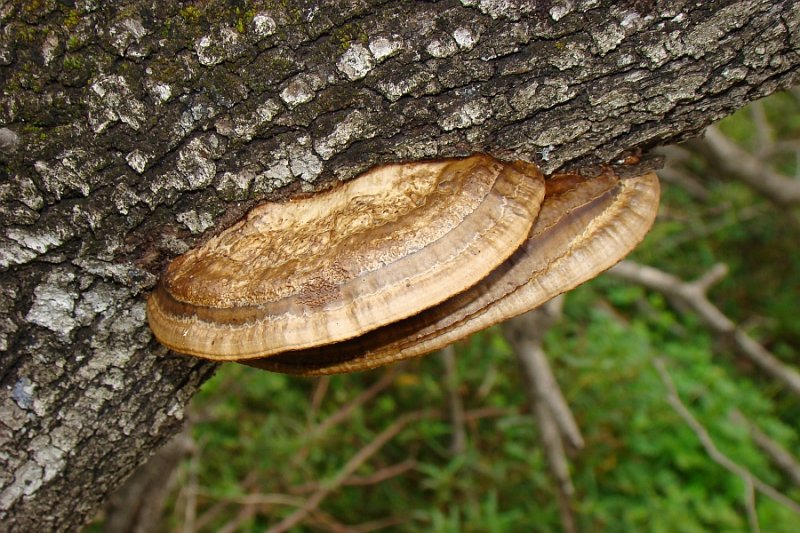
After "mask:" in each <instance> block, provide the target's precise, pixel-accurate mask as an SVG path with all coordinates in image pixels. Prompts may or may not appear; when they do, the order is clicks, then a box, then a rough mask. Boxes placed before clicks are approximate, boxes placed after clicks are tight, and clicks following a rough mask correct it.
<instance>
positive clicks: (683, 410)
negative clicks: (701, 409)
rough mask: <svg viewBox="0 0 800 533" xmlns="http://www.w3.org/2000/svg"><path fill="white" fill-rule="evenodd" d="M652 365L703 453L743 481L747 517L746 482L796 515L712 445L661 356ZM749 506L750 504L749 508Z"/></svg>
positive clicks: (791, 505) (796, 507)
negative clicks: (682, 398)
mask: <svg viewBox="0 0 800 533" xmlns="http://www.w3.org/2000/svg"><path fill="white" fill-rule="evenodd" d="M653 366H654V367H655V369H656V370H657V371H658V374H659V376H660V377H661V381H662V382H663V383H664V386H665V387H666V388H667V401H668V402H669V404H670V405H671V406H672V408H673V409H675V411H676V412H677V413H678V415H680V417H681V418H682V419H683V421H684V422H686V424H687V425H688V426H689V427H690V428H691V429H692V431H694V434H695V435H696V436H697V438H698V439H699V440H700V443H701V444H702V445H703V448H705V450H706V453H707V454H708V455H709V457H711V459H712V460H713V461H714V462H715V463H717V464H718V465H720V466H721V467H723V468H724V469H725V470H727V471H728V472H730V473H732V474H734V475H737V476H739V477H740V478H742V480H743V481H744V483H745V507H747V512H748V516H753V517H755V516H756V512H755V508H754V503H753V501H752V500H753V499H752V498H751V497H750V495H749V494H748V491H749V489H748V484H749V485H752V486H753V487H754V488H755V490H757V491H758V492H760V493H761V494H763V495H765V496H767V497H769V498H772V499H773V500H774V501H776V502H777V503H780V504H781V505H783V506H785V507H787V508H788V509H790V510H792V511H794V512H795V513H798V514H800V504H798V503H797V502H795V501H794V500H791V499H789V498H787V497H786V496H784V495H783V494H781V493H780V492H778V491H777V490H776V489H775V488H773V487H772V486H770V485H768V484H766V483H765V482H763V481H761V480H760V479H759V478H757V477H756V476H754V475H753V474H752V473H751V472H750V471H749V470H747V469H746V468H744V467H742V466H740V465H739V464H737V463H735V462H734V461H732V460H731V459H730V458H729V457H728V456H727V455H725V454H724V453H722V452H721V451H719V449H718V448H717V446H716V444H714V440H713V439H712V438H711V435H709V433H708V431H707V430H706V428H705V427H703V425H702V424H701V423H700V422H699V421H698V420H697V419H696V418H695V417H694V415H692V413H691V412H690V411H689V409H688V408H687V407H686V406H685V405H684V404H683V402H682V401H681V399H680V396H678V390H677V389H676V388H675V383H674V382H673V381H672V377H671V376H670V375H669V372H668V371H667V367H666V364H665V363H664V361H663V359H661V358H656V359H654V360H653ZM751 506H753V507H751Z"/></svg>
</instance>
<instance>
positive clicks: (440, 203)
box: [148, 155, 659, 375]
mask: <svg viewBox="0 0 800 533" xmlns="http://www.w3.org/2000/svg"><path fill="white" fill-rule="evenodd" d="M658 196H659V186H658V179H657V178H656V176H655V174H646V175H643V176H638V177H634V178H619V177H617V176H616V175H614V174H613V173H611V172H605V173H603V174H601V175H599V176H596V177H594V178H585V177H581V176H577V175H572V174H569V175H557V176H554V177H551V178H549V179H548V180H547V182H546V185H545V181H544V179H543V176H542V174H541V172H540V171H539V170H538V168H537V167H536V166H535V165H533V164H530V163H524V162H515V163H503V162H500V161H497V160H495V159H493V158H491V157H489V156H486V155H474V156H471V157H468V158H464V159H453V160H444V161H433V162H421V163H408V164H401V165H386V166H382V167H378V168H376V169H373V170H370V171H369V172H367V173H365V174H363V175H361V176H359V177H358V178H356V179H354V180H352V181H350V182H347V183H345V184H344V185H342V186H341V187H338V188H336V189H334V190H333V191H330V192H328V193H323V194H318V195H315V196H313V197H311V198H307V199H302V200H297V201H294V202H285V203H269V204H264V205H262V206H260V207H257V208H256V209H254V210H253V211H252V212H251V213H250V214H249V215H248V217H247V218H246V219H245V220H243V221H241V222H239V223H238V224H236V225H234V226H233V227H231V228H229V229H227V230H226V231H224V232H223V233H221V234H220V235H219V236H217V237H215V238H213V239H211V240H209V241H208V242H207V243H206V244H205V245H203V246H201V247H199V248H197V249H195V250H192V251H190V252H188V253H186V254H184V255H183V256H181V257H179V258H177V259H176V260H175V261H173V262H172V263H171V264H170V265H169V267H168V268H167V271H166V273H165V275H164V276H163V278H162V281H161V282H160V284H159V286H158V287H157V288H156V290H155V291H154V292H153V293H152V294H151V296H150V298H149V300H148V318H149V322H150V327H151V329H152V330H153V332H154V333H155V335H156V337H157V338H158V340H159V341H160V342H161V343H162V344H164V345H166V346H168V347H169V348H171V349H173V350H175V351H178V352H182V353H187V354H190V355H196V356H200V357H204V358H208V359H214V360H220V361H238V362H241V363H244V364H247V365H251V366H255V367H259V368H263V369H267V370H272V371H276V372H285V373H292V374H301V375H317V374H331V373H340V372H354V371H359V370H366V369H370V368H375V367H377V366H381V365H384V364H388V363H392V362H395V361H398V360H401V359H406V358H410V357H416V356H420V355H424V354H426V353H429V352H431V351H434V350H437V349H439V348H442V347H444V346H446V345H448V344H450V343H452V342H454V341H456V340H459V339H461V338H463V337H466V336H468V335H470V334H471V333H474V332H476V331H479V330H482V329H485V328H487V327H489V326H491V325H493V324H496V323H498V322H501V321H502V320H505V319H507V318H510V317H512V316H515V315H518V314H521V313H524V312H526V311H529V310H531V309H533V308H535V307H537V306H539V305H541V304H543V303H544V302H546V301H547V300H548V299H550V298H552V297H553V296H556V295H558V294H560V293H562V292H564V291H567V290H569V289H571V288H573V287H575V286H577V285H579V284H580V283H583V282H584V281H586V280H588V279H591V278H593V277H595V276H596V275H597V274H599V273H601V272H602V271H604V270H606V269H607V268H609V267H611V266H612V265H614V264H615V263H616V262H618V261H619V260H620V259H622V258H623V257H624V256H625V255H626V254H627V253H628V252H630V251H631V250H632V249H633V248H634V247H635V246H636V244H638V243H639V241H641V239H642V238H643V237H644V235H645V234H646V233H647V231H648V230H649V228H650V226H651V225H652V223H653V220H654V218H655V214H656V212H657V209H658ZM540 209H541V211H540Z"/></svg>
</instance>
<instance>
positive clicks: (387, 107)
mask: <svg viewBox="0 0 800 533" xmlns="http://www.w3.org/2000/svg"><path fill="white" fill-rule="evenodd" d="M799 24H800V5H798V4H797V3H796V2H793V1H792V0H784V1H779V0H748V1H744V0H743V1H741V2H730V1H721V0H716V1H714V0H709V1H707V2H684V1H680V0H678V1H674V0H663V1H635V2H611V1H606V0H585V1H574V2H553V3H546V4H545V3H541V4H539V3H537V2H529V1H523V0H462V1H461V2H458V1H456V0H449V1H447V0H442V1H439V2H425V3H422V2H406V1H401V2H388V1H378V0H360V1H359V0H324V1H311V0H309V1H296V2H273V1H263V2H258V1H244V0H230V1H228V2H220V1H216V0H198V1H196V2H194V3H182V4H177V3H173V2H155V1H147V0H129V1H127V2H98V1H96V0H77V1H55V0H38V1H36V2H33V1H23V0H18V1H5V2H4V1H2V0H0V87H2V95H0V226H1V227H0V350H2V355H1V356H0V384H1V385H2V387H0V524H2V526H0V527H2V528H4V529H7V530H10V531H42V530H53V531H56V530H58V531H64V530H70V529H76V528H78V527H80V525H81V524H83V523H84V521H85V520H86V519H87V517H91V515H92V513H93V512H94V511H95V509H96V508H97V507H98V505H99V504H100V502H101V501H102V499H103V498H104V497H105V495H106V494H107V492H108V490H109V489H110V488H111V487H113V486H115V485H117V484H118V483H119V482H120V481H121V480H122V479H124V478H125V476H126V475H127V474H128V473H129V472H130V471H131V470H132V469H133V468H134V466H136V465H137V464H138V463H140V462H141V461H143V460H144V459H145V458H146V457H147V456H148V455H149V454H150V453H151V452H152V450H154V449H155V448H156V447H157V446H158V445H160V444H161V443H163V442H165V441H166V439H167V438H168V437H169V436H171V435H172V434H173V433H174V432H175V431H176V430H177V428H178V427H179V426H180V419H181V414H182V409H183V406H184V404H185V403H186V401H187V400H188V399H189V398H190V397H191V395H192V393H193V392H194V391H195V390H196V389H197V387H198V386H199V385H200V384H201V383H202V381H203V380H204V379H205V378H206V377H208V375H209V374H210V373H211V372H212V371H213V366H212V365H210V364H206V363H201V362H197V361H194V360H191V359H188V358H183V357H178V356H174V355H170V354H168V353H166V351H165V350H163V349H161V348H159V347H158V346H157V345H156V344H155V342H154V341H153V340H152V338H151V336H150V334H149V332H148V330H147V327H146V325H145V317H144V303H143V295H144V294H145V293H146V291H147V290H148V289H149V288H150V287H152V286H153V284H154V282H155V280H156V277H157V275H158V273H159V271H160V269H161V267H162V266H163V264H164V263H165V262H166V261H167V260H168V259H170V258H171V257H174V256H175V255H176V254H178V253H180V252H182V251H184V250H186V249H187V248H189V247H191V246H193V245H194V244H195V243H197V242H198V241H199V240H200V239H203V238H205V237H207V235H208V233H209V232H210V231H215V230H217V229H218V228H220V227H222V226H225V225H226V224H228V223H230V222H232V221H234V220H235V219H236V218H238V216H239V215H240V214H241V213H242V212H243V211H244V209H246V208H247V207H248V206H249V205H252V204H253V202H255V201H257V200H260V199H263V198H278V197H285V196H286V195H288V194H291V193H294V192H297V191H299V190H313V189H317V188H320V187H324V186H326V185H327V184H329V183H330V182H331V181H332V180H337V179H348V178H350V177H352V176H354V175H355V174H356V173H358V172H359V171H361V170H364V169H366V168H368V167H370V166H372V165H374V164H376V163H381V162H388V161H399V160H414V159H423V158H434V157H444V156H455V155H466V154H469V153H471V152H475V151H486V152H489V153H492V154H494V155H496V156H500V157H505V158H522V159H528V160H535V161H536V162H538V163H539V164H540V165H541V166H542V167H543V168H544V169H545V170H546V171H552V170H554V169H556V168H558V167H560V166H562V165H563V164H565V163H570V164H571V163H577V162H579V163H585V162H589V161H604V160H608V159H610V158H613V157H614V156H615V155H617V154H618V153H620V152H621V151H622V150H624V149H627V148H631V147H634V146H642V147H648V146H653V145H656V144H662V143H666V142H672V141H675V140H679V139H683V138H686V137H688V136H691V135H693V134H695V133H696V132H699V131H700V130H701V129H702V128H703V127H704V126H705V125H707V124H709V123H710V122H712V121H714V120H717V119H719V118H720V117H722V116H724V115H726V114H728V113H730V112H732V111H733V110H735V109H737V108H739V107H741V106H742V105H744V104H745V103H747V102H749V101H751V100H753V99H755V98H758V97H761V96H764V95H766V94H769V93H771V92H773V91H775V90H777V89H780V88H783V87H788V86H789V85H791V84H792V83H794V82H796V80H797V79H798V76H797V72H798V64H800V57H798V51H797V50H798V47H800V33H799V31H800V30H798V25H799Z"/></svg>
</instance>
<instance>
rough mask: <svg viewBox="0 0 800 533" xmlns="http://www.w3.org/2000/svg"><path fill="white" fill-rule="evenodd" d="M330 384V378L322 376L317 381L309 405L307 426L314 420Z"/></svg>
mask: <svg viewBox="0 0 800 533" xmlns="http://www.w3.org/2000/svg"><path fill="white" fill-rule="evenodd" d="M330 384H331V377H330V376H322V377H321V378H319V379H318V380H317V383H316V385H315V386H314V393H313V394H312V395H311V405H310V407H309V410H308V423H309V424H313V423H314V420H315V419H316V418H317V413H318V412H319V408H320V406H321V405H322V400H324V399H325V395H326V394H328V388H329V387H330Z"/></svg>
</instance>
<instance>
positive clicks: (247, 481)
mask: <svg viewBox="0 0 800 533" xmlns="http://www.w3.org/2000/svg"><path fill="white" fill-rule="evenodd" d="M239 486H240V487H241V489H242V490H243V491H254V490H256V488H257V486H258V470H253V471H251V472H250V473H249V474H247V476H246V477H245V478H244V479H243V480H242V481H240V482H239ZM195 490H198V489H195ZM216 500H217V501H216V502H215V503H214V504H213V505H212V506H211V507H209V508H208V509H206V510H205V511H204V512H203V514H201V515H200V516H198V517H197V520H196V522H195V529H194V530H193V531H202V530H203V529H204V528H205V527H206V526H208V525H209V524H210V523H211V522H213V521H214V520H216V519H217V518H218V517H219V516H220V515H221V514H222V512H223V511H225V510H226V508H227V507H228V504H229V503H230V502H229V501H228V500H225V499H220V498H216ZM250 509H251V510H252V514H255V509H254V508H253V507H252V506H251V507H250ZM240 514H241V513H240ZM237 516H238V515H237Z"/></svg>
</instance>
